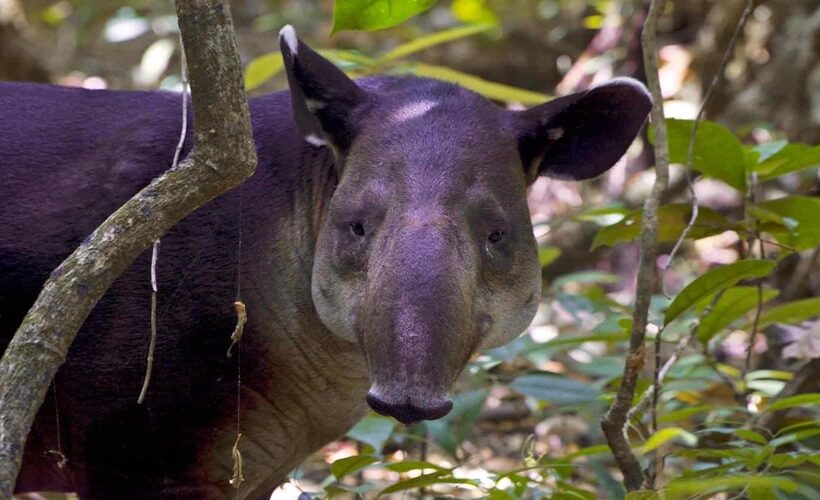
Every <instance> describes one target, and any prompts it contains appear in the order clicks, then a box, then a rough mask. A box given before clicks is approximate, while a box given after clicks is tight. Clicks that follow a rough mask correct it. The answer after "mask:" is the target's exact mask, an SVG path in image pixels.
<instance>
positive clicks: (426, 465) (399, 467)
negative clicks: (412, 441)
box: [384, 460, 451, 472]
mask: <svg viewBox="0 0 820 500" xmlns="http://www.w3.org/2000/svg"><path fill="white" fill-rule="evenodd" d="M384 468H385V469H389V470H392V471H394V472H408V471H411V470H425V469H433V470H435V471H441V472H449V471H450V470H451V469H448V468H446V467H442V466H440V465H436V464H434V463H432V462H427V461H424V460H402V461H401V462H392V463H389V464H385V466H384Z"/></svg>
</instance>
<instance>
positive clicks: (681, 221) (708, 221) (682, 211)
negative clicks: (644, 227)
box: [592, 204, 735, 250]
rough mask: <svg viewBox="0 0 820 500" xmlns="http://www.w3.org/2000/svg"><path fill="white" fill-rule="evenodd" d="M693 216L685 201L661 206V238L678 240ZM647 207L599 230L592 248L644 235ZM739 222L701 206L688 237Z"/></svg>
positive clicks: (705, 234) (702, 236)
mask: <svg viewBox="0 0 820 500" xmlns="http://www.w3.org/2000/svg"><path fill="white" fill-rule="evenodd" d="M691 218H692V206H691V205H688V204H686V205H684V204H674V205H663V206H662V207H659V208H658V241H659V242H665V241H677V239H678V238H680V235H681V233H683V230H684V228H686V225H687V224H689V219H691ZM642 221H643V211H642V210H634V211H632V212H630V213H629V214H627V215H626V216H625V217H624V218H623V220H621V221H620V222H618V223H617V224H613V225H611V226H606V227H603V228H601V229H600V230H598V233H597V234H596V235H595V239H594V240H592V250H595V249H596V248H598V247H599V246H601V245H608V246H613V245H616V244H618V243H621V242H624V241H634V240H637V239H638V238H639V237H640V235H641V222H642ZM734 227H735V226H734V224H732V223H731V222H729V220H728V219H726V217H724V216H723V215H721V214H719V213H718V212H716V211H714V210H712V209H711V208H707V207H699V209H698V218H697V220H696V221H695V224H694V225H693V226H692V229H691V230H690V231H689V234H688V235H687V237H688V238H689V239H693V240H696V239H699V238H705V237H707V236H712V235H715V234H719V233H722V232H723V231H726V230H728V229H733V228H734Z"/></svg>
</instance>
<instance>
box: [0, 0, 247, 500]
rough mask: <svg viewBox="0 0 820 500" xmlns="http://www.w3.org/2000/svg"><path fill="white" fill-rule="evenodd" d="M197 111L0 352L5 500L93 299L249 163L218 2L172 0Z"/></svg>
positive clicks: (0, 477) (56, 275)
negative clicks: (157, 171) (183, 137)
mask: <svg viewBox="0 0 820 500" xmlns="http://www.w3.org/2000/svg"><path fill="white" fill-rule="evenodd" d="M176 9H177V15H178V17H179V26H180V31H181V33H182V38H183V41H184V46H185V49H186V56H187V62H188V69H189V77H190V81H191V89H192V94H193V104H194V110H195V114H196V123H195V124H194V125H195V126H194V132H195V138H196V145H195V147H194V150H193V151H192V153H191V154H190V155H189V157H188V158H186V159H185V160H184V161H183V162H181V163H180V165H179V167H178V168H176V169H171V170H169V171H167V172H165V173H164V174H163V175H161V176H160V177H158V178H156V179H154V180H153V181H152V182H151V183H150V184H149V185H148V186H147V187H145V188H144V189H143V190H142V191H140V192H139V193H137V194H136V195H135V196H134V197H133V198H131V199H130V200H129V201H128V202H126V203H125V204H124V205H123V206H122V207H120V208H119V209H118V210H117V211H116V212H114V214H112V215H111V216H110V217H109V218H108V219H107V220H106V221H105V222H103V223H102V224H101V225H100V226H99V227H98V228H97V229H96V230H95V231H94V232H93V233H92V234H91V236H90V237H89V238H88V239H87V240H86V241H85V242H84V243H83V244H82V245H80V247H79V248H77V249H76V250H75V251H74V253H72V254H71V255H70V256H69V257H68V258H67V259H66V260H65V261H63V263H62V264H60V266H59V267H58V268H57V269H56V270H55V271H54V272H53V273H52V274H51V276H50V277H49V279H48V281H46V283H45V285H44V286H43V290H42V291H41V293H40V295H39V297H38V298H37V301H36V302H35V303H34V305H33V306H32V308H31V310H29V312H28V314H27V315H26V317H25V318H24V319H23V322H22V323H21V325H20V327H19V328H18V330H17V333H16V334H15V336H14V338H13V339H12V341H11V343H10V344H9V346H8V348H7V349H6V352H5V354H4V355H3V358H2V360H0V408H2V414H0V498H10V497H11V495H12V492H13V490H14V482H15V478H16V476H17V473H18V471H19V468H20V465H21V460H22V454H23V448H24V445H25V438H26V435H27V434H28V432H29V430H30V429H31V425H32V423H33V421H34V418H35V416H36V414H37V410H38V409H39V407H40V405H41V404H42V402H43V399H44V397H45V395H46V392H47V390H48V387H49V383H50V382H51V380H52V378H53V377H54V374H55V373H56V372H57V369H58V368H59V367H60V365H62V363H63V362H64V361H65V358H66V354H67V353H68V348H69V346H70V345H71V343H72V341H73V340H74V338H75V337H76V335H77V331H78V330H79V329H80V327H81V326H82V324H83V322H84V321H85V319H86V317H87V316H88V314H89V313H90V312H91V310H92V309H93V307H94V305H95V304H96V303H97V301H99V299H100V298H101V297H102V296H103V295H104V294H105V292H106V291H107V290H108V288H109V286H111V284H112V283H113V282H114V280H115V279H116V278H117V277H118V276H119V275H120V274H121V273H122V272H123V271H125V269H126V268H128V266H129V265H130V264H131V263H132V262H133V261H134V259H135V258H136V257H137V256H139V255H140V254H141V253H142V252H143V251H145V250H146V249H147V248H149V247H150V246H151V245H152V244H153V242H154V241H155V240H156V239H157V238H159V237H161V236H162V235H163V234H164V233H165V232H167V231H168V230H169V229H170V228H171V227H172V226H173V225H174V224H176V223H177V222H178V221H179V220H181V219H182V218H184V217H185V216H187V215H188V214H189V213H191V212H192V211H194V210H195V209H197V208H198V207H200V206H202V205H203V204H205V203H206V202H208V201H209V200H211V199H213V198H214V197H216V196H218V195H220V194H222V193H224V192H226V191H228V190H229V189H231V188H232V187H234V186H236V185H238V184H239V183H240V182H242V181H243V180H244V179H245V178H247V177H248V176H250V175H251V174H252V173H253V171H254V169H255V167H256V153H255V150H254V145H253V136H252V133H251V126H250V118H249V112H248V103H247V98H246V96H245V91H244V86H243V80H242V73H241V66H240V63H239V55H238V52H237V49H236V41H235V39H234V32H233V22H232V20H231V15H230V10H229V7H228V1H227V0H177V2H176Z"/></svg>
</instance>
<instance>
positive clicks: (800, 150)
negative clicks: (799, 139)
mask: <svg viewBox="0 0 820 500" xmlns="http://www.w3.org/2000/svg"><path fill="white" fill-rule="evenodd" d="M779 142H781V141H778V143H779ZM772 144H776V143H772ZM764 146H765V145H764ZM758 147H762V146H758ZM773 148H774V147H773ZM758 162H759V163H758V165H755V166H754V167H753V169H754V171H755V172H757V175H758V178H759V179H760V180H761V181H767V180H770V179H774V178H776V177H780V176H781V175H785V174H788V173H791V172H796V171H797V170H802V169H804V168H811V167H818V166H820V146H809V145H807V144H799V143H795V144H785V145H783V147H781V148H780V149H779V150H777V151H776V152H775V153H774V154H772V155H769V156H765V155H764V154H763V153H762V152H761V156H760V159H759V160H758Z"/></svg>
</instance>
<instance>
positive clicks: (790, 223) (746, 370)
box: [0, 0, 820, 499]
mask: <svg viewBox="0 0 820 500" xmlns="http://www.w3.org/2000/svg"><path fill="white" fill-rule="evenodd" d="M336 4H337V5H336V11H335V12H334V11H333V4H332V2H330V1H296V0H293V1H284V0H242V1H235V2H233V6H234V21H235V25H236V29H237V36H238V40H239V45H240V51H242V56H243V59H244V61H245V62H246V86H247V88H248V89H249V90H250V91H251V93H253V94H256V93H264V92H268V91H272V90H277V89H282V88H284V87H285V80H284V77H283V74H282V71H281V60H280V59H279V56H278V51H277V50H276V49H277V47H276V33H277V31H278V29H279V28H280V27H281V26H282V25H284V24H286V23H291V24H293V25H294V26H296V27H297V29H298V30H299V33H300V35H301V36H302V37H303V38H304V39H306V40H307V41H308V42H310V43H311V44H312V45H313V46H314V47H317V48H322V49H323V50H322V52H323V53H324V54H325V55H326V56H327V57H329V58H331V59H332V60H333V61H334V62H336V63H337V64H338V65H339V66H341V67H342V68H344V69H345V70H346V71H348V72H350V73H351V74H353V75H357V76H360V75H366V74H372V73H377V72H378V73H385V72H387V73H399V74H402V73H412V74H417V75H422V76H429V77H433V78H443V79H448V80H453V81H457V82H459V83H461V84H462V85H464V86H467V87H469V88H472V89H474V90H476V91H478V92H480V93H482V94H484V95H486V96H487V97H489V98H491V99H494V100H496V101H498V102H499V103H501V104H503V105H507V106H527V105H532V104H535V103H538V102H541V101H543V100H545V99H547V98H548V97H547V96H548V95H557V94H562V93H567V92H571V91H575V90H578V89H582V88H585V87H587V86H589V85H592V84H594V83H597V82H601V81H605V80H606V79H609V78H611V77H613V76H618V75H628V76H633V77H636V78H639V79H644V68H643V61H642V54H641V47H640V37H639V28H640V26H641V25H642V23H643V21H644V19H645V16H646V5H645V4H644V3H642V2H628V1H625V2H619V1H615V0H610V1H583V0H512V1H502V0H486V1H485V0H453V1H447V0H440V1H438V2H435V1H431V0H428V1H424V0H418V1H414V2H392V4H393V6H394V8H393V9H392V10H390V9H387V10H379V9H378V8H373V4H376V7H379V5H378V4H385V5H387V4H391V2H387V1H383V2H378V1H376V2H356V1H348V2H344V1H342V0H339V1H337V2H336ZM357 4H367V5H365V6H364V7H368V8H370V9H371V10H366V9H365V10H361V9H362V8H364V7H362V5H357ZM399 4H401V7H402V8H398V7H396V5H399ZM668 4H669V5H668V9H667V10H666V12H664V14H663V16H662V17H661V19H660V23H659V26H658V29H659V33H658V43H659V47H660V59H661V67H660V79H661V87H662V90H663V95H664V98H665V99H666V101H665V109H666V112H667V116H668V117H670V119H669V120H668V122H667V124H668V130H669V140H670V159H671V161H672V163H673V165H672V168H671V172H670V174H671V179H670V185H669V187H668V189H667V190H666V191H665V192H664V194H663V196H662V200H661V202H662V205H661V207H660V209H659V220H660V231H659V235H658V236H659V241H660V242H661V244H660V247H659V257H658V259H657V269H658V271H659V273H660V276H661V277H662V278H661V279H659V280H657V282H656V283H655V285H654V288H653V295H652V300H651V305H650V316H649V326H648V328H647V332H648V344H647V362H646V365H645V367H644V368H643V370H642V371H641V376H640V378H639V380H638V395H637V397H636V399H635V401H634V404H635V409H634V410H633V411H632V412H630V419H629V425H628V437H629V438H630V440H631V444H632V446H633V449H634V451H635V453H636V455H637V456H638V458H639V459H640V461H641V464H642V466H643V467H645V468H647V471H648V473H647V477H648V478H650V479H651V483H652V485H653V486H655V488H656V489H657V492H654V493H649V492H632V493H630V494H629V497H630V498H653V497H655V496H659V495H666V496H668V497H670V498H707V497H721V498H745V497H749V498H817V496H818V493H819V490H820V475H818V473H817V471H818V465H820V452H818V451H817V445H818V443H820V425H819V423H820V420H818V413H817V410H818V405H820V394H818V393H820V385H818V384H819V382H818V380H820V361H818V359H820V321H818V320H817V319H816V318H817V316H818V315H820V298H819V296H820V294H818V290H820V272H819V271H818V265H820V263H818V260H820V257H819V256H820V247H819V245H820V222H818V221H820V198H818V187H819V186H820V182H819V179H820V177H818V176H819V175H820V146H816V145H815V144H817V143H818V142H820V6H818V4H817V1H816V0H769V1H763V2H757V3H755V5H754V6H753V11H752V14H751V16H750V17H749V19H748V20H747V21H746V23H745V25H744V27H743V28H742V31H741V32H740V36H739V37H738V39H737V43H736V45H735V46H734V48H733V50H731V51H730V52H729V60H728V63H727V64H726V65H722V64H721V60H722V58H723V55H724V52H725V51H726V49H727V47H728V46H729V45H730V41H731V40H730V39H731V36H732V33H733V30H734V28H735V25H736V24H737V23H738V19H739V18H740V17H741V13H742V11H743V9H744V8H745V7H746V4H747V2H746V1H745V0H721V1H717V0H715V1H709V0H693V1H686V2H683V1H674V2H669V3H668ZM413 7H417V9H415V10H413ZM356 9H360V10H356ZM403 9H404V10H403ZM414 14H418V15H416V16H415V17H413V15H414ZM391 25H392V27H388V26H391ZM361 30H378V31H361ZM177 37H178V33H177V28H176V23H175V19H174V17H173V5H172V4H171V2H167V1H162V0H141V1H119V0H114V1H98V0H61V1H57V2H54V1H53V0H26V1H25V2H18V1H17V0H0V78H3V79H27V80H39V81H47V80H50V81H53V82H57V83H63V84H70V85H83V86H87V87H111V88H157V87H163V88H179V86H180V81H181V78H180V74H179V71H180V70H179V68H180V64H179V49H178V42H177ZM716 74H719V76H721V80H720V82H719V83H718V84H717V85H716V86H715V87H714V95H713V96H712V99H711V100H710V101H709V104H708V106H707V107H706V109H705V112H706V117H707V118H708V121H704V122H702V123H700V124H699V127H698V130H697V134H695V141H694V143H693V147H692V148H691V154H690V136H691V133H692V126H693V122H692V120H693V118H694V117H695V115H696V113H697V111H698V108H699V106H700V104H701V102H702V100H703V98H704V94H705V92H706V90H707V88H708V86H709V84H710V82H711V81H712V79H713V77H714V76H715V75H716ZM687 164H688V165H690V166H691V170H692V175H691V178H692V182H691V185H690V182H688V180H687V179H688V177H689V176H687V169H686V168H685V165H687ZM653 166H654V156H653V154H652V145H651V141H650V138H649V137H648V136H645V137H643V138H642V139H641V140H639V141H636V144H635V146H634V147H633V148H632V150H631V151H630V153H629V154H628V155H627V157H626V158H625V159H624V160H623V161H622V162H620V163H619V165H617V166H616V167H615V168H613V169H612V171H610V172H609V173H608V174H606V175H605V176H604V177H602V178H601V179H599V180H596V181H594V182H590V183H585V184H573V183H565V182H559V181H538V182H537V183H536V185H535V186H533V188H532V190H531V192H530V202H531V209H532V216H533V221H534V223H535V229H536V235H537V237H538V241H539V244H540V245H541V249H540V256H541V262H542V266H543V276H544V298H543V302H542V305H541V307H540V310H539V313H538V316H537V318H536V320H535V322H534V323H533V325H532V326H531V327H530V329H529V330H528V331H527V332H526V334H525V335H523V336H522V337H520V338H519V339H518V340H516V341H514V342H512V343H511V344H509V345H507V346H504V347H502V348H498V349H494V350H492V351H489V352H485V353H483V354H481V355H480V356H478V357H477V358H476V359H474V360H473V362H472V363H471V364H470V366H469V368H468V370H467V373H466V374H465V376H464V377H462V379H461V380H460V382H459V393H458V395H457V396H456V398H455V409H454V411H453V412H452V413H451V414H450V415H448V416H447V417H445V418H444V419H442V420H440V421H435V422H426V423H423V424H419V425H415V426H411V427H404V426H400V425H397V424H396V423H395V421H393V420H391V419H387V418H383V417H378V416H373V415H372V416H368V417H366V418H365V419H364V420H363V421H362V422H361V423H360V424H359V425H357V426H356V427H355V428H354V429H353V430H351V432H350V433H349V434H348V438H347V439H345V440H342V441H339V442H337V443H334V444H332V445H329V446H327V447H325V448H324V449H323V450H322V451H321V452H320V453H318V454H317V455H316V456H314V457H313V459H311V460H309V461H308V462H306V463H305V464H304V465H303V466H302V467H301V468H300V469H299V470H297V471H296V472H295V473H294V476H293V480H292V481H291V482H290V483H289V484H288V485H285V487H283V488H282V489H280V490H278V491H277V493H275V496H276V495H279V497H281V498H294V497H297V496H299V495H309V496H314V495H316V496H320V497H322V496H333V495H341V496H344V495H349V496H355V495H362V496H366V497H368V498H369V497H373V496H376V495H377V494H379V493H381V494H383V495H390V494H396V495H403V494H405V492H410V493H409V494H410V495H417V496H433V495H453V496H458V497H489V498H491V499H517V498H612V499H620V498H624V497H626V496H627V493H626V492H625V490H624V488H623V486H622V477H621V473H620V471H619V470H618V468H617V467H616V466H615V463H614V461H613V459H612V454H611V450H610V448H609V447H608V446H607V444H606V441H605V440H604V437H603V435H602V433H601V430H600V425H599V421H600V419H601V417H602V415H603V414H604V412H605V411H606V409H607V407H608V406H609V404H610V403H611V401H612V400H613V398H614V394H615V392H616V390H617V388H618V386H619V382H620V379H621V377H622V375H623V371H624V355H625V352H626V347H627V344H628V339H629V333H630V329H631V326H632V325H631V322H632V308H633V304H634V301H635V293H636V292H635V277H636V273H637V263H638V244H637V242H636V240H637V238H638V237H639V232H640V226H641V218H642V214H641V210H640V206H641V203H642V202H643V200H644V199H645V198H646V196H647V194H648V192H649V189H650V187H651V184H652V180H653V178H654V170H653V168H652V167H653ZM690 188H691V189H690ZM693 201H696V202H697V203H696V205H697V207H698V211H697V214H696V218H695V221H694V224H689V223H690V221H691V220H692V207H693ZM687 228H688V229H687ZM684 231H686V232H687V234H685V238H683V241H684V243H683V244H682V246H680V248H678V249H675V248H674V247H675V246H676V242H677V241H678V240H679V239H680V238H681V235H682V233H683V232H684ZM655 382H662V384H661V383H658V384H655V387H657V391H655V390H652V389H651V386H653V384H654V383H655Z"/></svg>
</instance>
